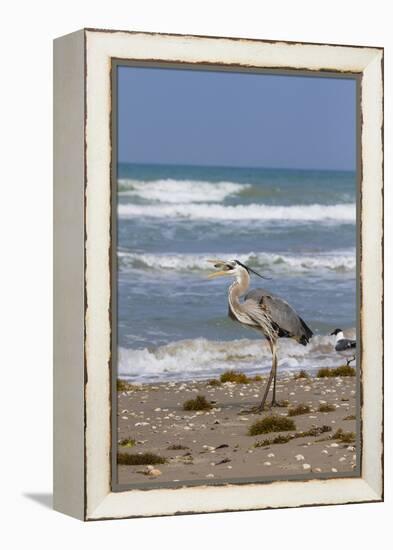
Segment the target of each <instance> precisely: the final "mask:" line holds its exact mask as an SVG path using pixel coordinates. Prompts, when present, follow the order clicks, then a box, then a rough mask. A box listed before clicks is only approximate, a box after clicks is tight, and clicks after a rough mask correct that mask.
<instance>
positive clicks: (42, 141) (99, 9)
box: [0, 0, 393, 550]
mask: <svg viewBox="0 0 393 550" xmlns="http://www.w3.org/2000/svg"><path fill="white" fill-rule="evenodd" d="M389 11H390V10H389V2H388V1H382V0H373V1H372V2H371V1H368V2H363V1H362V0H357V1H356V0H355V1H353V0H345V1H344V0H339V1H337V0H326V1H323V2H322V1H320V0H312V1H305V0H286V1H284V0H269V1H265V0H259V1H255V2H253V1H251V0H242V1H239V0H238V1H236V2H234V1H232V0H226V1H223V2H221V1H213V0H210V2H209V1H205V0H173V1H171V0H161V1H160V0H156V1H153V0H143V2H142V1H138V2H136V1H134V2H133V1H132V0H128V1H121V0H111V1H110V2H102V1H100V0H85V1H82V0H78V1H75V0H67V1H65V0H54V1H53V0H52V2H44V1H42V0H35V1H23V2H20V1H19V2H18V1H14V2H12V3H11V2H8V3H7V4H3V6H2V17H1V22H2V29H1V33H0V40H1V57H2V62H1V86H0V94H1V101H0V127H1V148H0V151H1V157H2V161H1V163H0V167H1V175H2V177H1V202H0V208H1V215H0V221H1V224H2V229H1V233H0V235H1V249H0V250H1V259H2V262H1V268H0V276H1V290H2V298H1V309H0V322H1V332H0V334H1V340H0V341H1V352H0V357H1V368H2V374H3V377H2V384H1V387H0V392H1V393H0V395H1V398H0V406H1V416H0V418H1V422H2V428H1V432H0V434H1V449H2V450H1V453H0V462H1V470H0V471H1V479H2V484H1V491H0V507H1V514H0V517H1V527H0V544H1V543H2V542H5V541H6V542H5V544H2V546H3V548H22V547H23V546H24V545H26V546H27V547H33V548H38V547H39V548H40V549H46V548H56V549H63V548H67V549H68V548H70V546H71V547H72V546H74V547H77V548H79V547H82V546H84V547H87V545H89V547H90V548H94V549H96V548H97V549H101V548H108V547H110V548H115V547H117V546H118V545H123V546H124V547H126V548H127V547H134V548H142V549H143V550H145V549H149V548H153V547H158V548H160V549H166V548H171V549H177V548H182V549H185V550H188V549H190V550H191V549H194V548H198V549H200V548H201V547H202V545H204V547H205V548H209V549H210V548H219V547H220V548H222V547H223V546H224V545H225V546H226V547H227V548H242V549H243V548H244V547H253V548H260V547H265V546H269V547H272V546H273V545H274V546H275V547H277V548H278V549H280V548H289V549H291V548H302V550H303V549H304V550H306V549H309V548H310V549H311V548H312V549H318V550H322V549H325V548H326V549H327V548H329V549H330V548H331V547H335V548H340V549H341V548H356V549H363V548H369V547H372V546H374V545H376V544H377V545H378V546H382V547H387V546H388V545H389V544H391V533H392V529H391V523H392V517H393V515H392V512H393V507H392V495H391V489H392V482H391V467H390V465H391V460H392V453H391V450H392V435H391V430H392V422H391V416H392V404H391V393H392V392H391V381H392V376H391V372H390V370H391V361H392V344H391V342H392V309H393V303H392V292H391V283H392V270H391V265H392V253H391V252H390V251H389V250H388V248H391V246H392V241H391V234H392V222H391V221H390V219H389V215H390V216H391V213H392V190H391V175H392V174H391V162H390V159H391V158H392V124H391V121H392V120H393V113H392V72H391V71H392V29H391V17H392V16H391V14H390V13H389ZM82 27H97V28H114V29H128V30H143V31H159V32H175V33H190V34H206V35H209V34H210V35H224V36H240V37H250V38H265V39H274V40H275V39H283V40H295V41H296V40H299V41H310V42H313V41H315V42H331V43H341V44H361V45H372V46H384V47H385V97H386V104H385V165H386V172H385V185H386V194H385V196H386V211H387V212H386V240H387V247H386V285H385V286H386V304H387V307H386V318H385V334H386V340H387V344H386V364H385V368H386V380H385V387H386V401H387V405H386V422H385V429H386V501H385V503H384V504H370V505H367V504H364V505H356V506H349V505H347V506H337V507H336V506H334V507H320V508H306V509H294V510H276V511H263V512H246V513H244V512H242V513H231V514H213V515H199V516H183V517H172V518H156V519H149V520H125V521H105V522H94V523H89V524H83V523H81V522H78V521H77V520H73V519H71V518H68V517H65V516H62V515H61V514H58V513H55V512H53V511H52V510H51V509H50V494H51V489H52V465H51V460H52V457H51V451H52V437H51V429H52V410H51V404H52V397H51V390H52V344H51V338H52V327H51V322H52V297H51V295H52V286H51V285H52V281H51V277H52V267H51V262H52V252H51V246H52V244H51V243H52V227H51V223H52V212H51V209H52V189H51V187H52V180H51V178H52V149H51V141H52V134H51V126H52V44H51V41H52V39H53V38H55V37H57V36H60V35H62V34H66V33H69V32H72V31H74V30H77V29H80V28H82ZM299 491H301V485H299ZM384 537H389V538H390V541H389V542H388V541H386V542H383V538H384ZM2 539H4V541H3V540H2ZM385 540H386V538H385Z"/></svg>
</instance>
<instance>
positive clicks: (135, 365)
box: [118, 329, 355, 382]
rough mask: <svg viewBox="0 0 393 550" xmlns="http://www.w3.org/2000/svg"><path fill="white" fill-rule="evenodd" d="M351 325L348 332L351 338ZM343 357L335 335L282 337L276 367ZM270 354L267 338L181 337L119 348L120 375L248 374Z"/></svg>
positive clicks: (262, 368)
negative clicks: (302, 340)
mask: <svg viewBox="0 0 393 550" xmlns="http://www.w3.org/2000/svg"><path fill="white" fill-rule="evenodd" d="M354 335H355V331H354V329H351V330H349V331H348V332H347V336H348V337H351V338H353V337H354ZM341 363H342V360H340V358H339V357H338V356H337V353H336V352H335V351H334V337H332V336H319V335H317V336H314V337H313V338H312V339H311V342H310V344H309V345H308V346H301V345H299V344H297V343H296V342H294V341H293V340H289V339H281V340H280V346H279V363H278V365H279V370H280V372H281V373H283V372H291V371H297V370H299V369H305V370H309V371H312V370H313V369H315V368H317V367H318V368H321V367H329V366H338V365H340V364H341ZM270 367H271V354H270V350H269V347H268V345H267V342H266V341H263V340H249V339H241V340H233V341H229V342H228V341H222V342H219V341H210V340H206V339H204V338H197V339H194V340H180V341H178V342H172V343H170V344H167V345H165V346H160V347H158V348H156V349H154V350H149V349H141V350H132V349H127V348H119V370H118V373H119V376H120V377H121V378H126V379H128V380H133V381H136V382H158V381H161V382H165V381H168V380H190V379H195V380H198V379H199V380H200V379H206V378H212V377H215V376H219V375H220V374H221V373H222V372H223V371H225V370H227V369H236V370H237V371H240V372H245V373H247V374H250V375H251V374H258V373H266V372H268V371H269V370H270Z"/></svg>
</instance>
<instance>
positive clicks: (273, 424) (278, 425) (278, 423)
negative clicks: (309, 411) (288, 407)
mask: <svg viewBox="0 0 393 550" xmlns="http://www.w3.org/2000/svg"><path fill="white" fill-rule="evenodd" d="M291 430H296V425H295V423H294V421H293V420H292V419H290V418H287V417H281V416H277V415H274V414H272V415H269V416H266V417H265V418H263V419H262V420H257V421H256V422H254V423H253V424H251V426H250V427H249V429H248V435H260V434H265V433H269V432H286V431H291Z"/></svg>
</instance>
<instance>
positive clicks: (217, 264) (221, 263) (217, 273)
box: [207, 260, 228, 279]
mask: <svg viewBox="0 0 393 550" xmlns="http://www.w3.org/2000/svg"><path fill="white" fill-rule="evenodd" d="M207 261H208V262H209V263H211V264H214V267H217V268H221V270H220V271H214V272H213V273H210V274H209V275H208V276H207V278H208V279H214V278H215V277H221V276H222V275H228V269H226V270H225V269H222V268H223V267H224V266H225V262H224V261H223V260H207Z"/></svg>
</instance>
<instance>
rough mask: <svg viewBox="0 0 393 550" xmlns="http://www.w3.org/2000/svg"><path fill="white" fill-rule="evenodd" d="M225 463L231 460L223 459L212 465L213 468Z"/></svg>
mask: <svg viewBox="0 0 393 550" xmlns="http://www.w3.org/2000/svg"><path fill="white" fill-rule="evenodd" d="M227 462H231V459H230V458H223V459H222V460H220V461H219V462H216V463H215V464H214V466H219V465H220V464H226V463H227Z"/></svg>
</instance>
